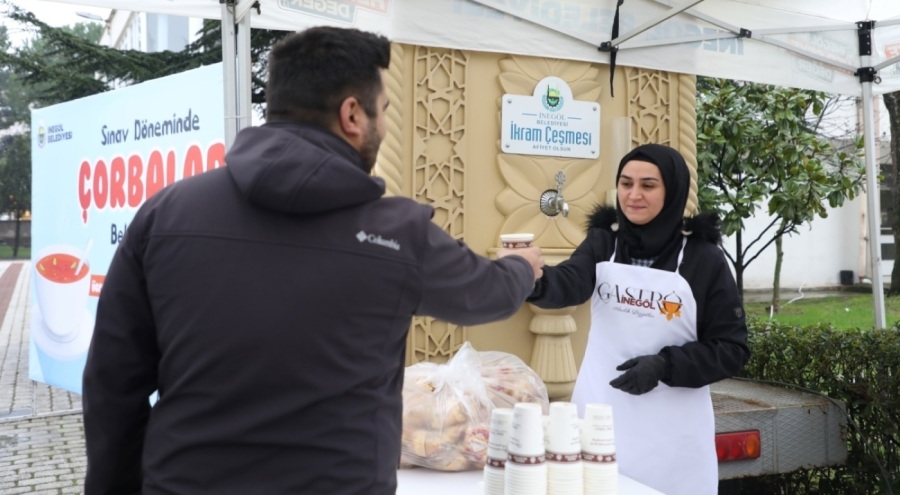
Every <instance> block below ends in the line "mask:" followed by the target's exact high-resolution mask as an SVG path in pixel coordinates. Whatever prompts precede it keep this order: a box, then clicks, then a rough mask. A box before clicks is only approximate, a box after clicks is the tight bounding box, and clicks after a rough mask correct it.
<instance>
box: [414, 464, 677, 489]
mask: <svg viewBox="0 0 900 495" xmlns="http://www.w3.org/2000/svg"><path fill="white" fill-rule="evenodd" d="M483 477H484V473H483V472H482V471H460V472H456V473H448V472H443V471H434V470H431V469H423V468H413V469H400V470H398V471H397V495H423V494H427V495H480V494H481V493H482V491H483V490H482V486H481V480H482V479H483ZM618 488H619V489H618V494H617V495H663V493H662V492H658V491H656V490H654V489H653V488H650V487H649V486H646V485H642V484H640V483H638V482H637V481H634V480H633V479H631V478H629V477H627V476H624V475H622V474H619V485H618Z"/></svg>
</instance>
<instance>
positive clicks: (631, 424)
mask: <svg viewBox="0 0 900 495" xmlns="http://www.w3.org/2000/svg"><path fill="white" fill-rule="evenodd" d="M685 243H686V241H684V242H683V243H682V250H681V253H679V255H678V265H677V266H680V265H681V259H682V256H683V255H684V244H685ZM613 259H615V252H613V256H612V258H610V261H604V262H600V263H598V264H597V285H596V287H595V288H594V295H593V297H592V299H591V333H590V335H589V336H588V344H587V348H586V350H585V354H584V361H582V364H581V369H580V371H579V373H578V379H577V380H576V382H575V390H574V391H573V394H572V402H575V403H576V404H578V408H579V413H580V415H581V416H582V417H583V416H584V405H585V404H591V403H604V404H611V405H612V406H613V428H614V433H615V442H616V459H617V461H618V464H619V471H620V472H621V473H622V474H624V475H626V476H628V477H630V478H632V479H634V480H637V481H639V482H641V483H643V484H645V485H648V486H650V487H652V488H655V489H656V490H659V491H661V492H663V493H665V494H666V495H715V494H716V493H717V491H718V461H717V459H716V448H715V417H714V415H713V408H712V399H711V398H710V394H709V387H702V388H697V389H695V388H683V387H669V386H668V385H666V384H664V383H662V382H660V383H659V385H658V386H657V387H656V388H654V389H653V390H651V391H650V392H648V393H646V394H643V395H631V394H628V393H626V392H623V391H621V390H618V389H615V388H612V387H611V386H610V385H609V382H610V380H612V379H614V378H616V377H618V376H619V375H621V374H622V373H623V372H622V371H617V370H616V366H618V365H620V364H622V363H623V362H625V361H627V360H628V359H631V358H633V357H638V356H644V355H647V354H657V353H658V352H659V351H660V350H661V349H662V348H663V347H666V346H670V345H675V346H677V345H682V344H685V343H687V342H692V341H696V340H697V304H696V301H695V300H694V296H693V293H692V292H691V288H690V286H689V285H688V283H687V281H686V280H685V279H684V278H682V277H681V275H679V274H678V272H677V271H675V272H669V271H664V270H657V269H655V268H645V267H641V266H634V265H624V264H621V263H613V262H612V260H613Z"/></svg>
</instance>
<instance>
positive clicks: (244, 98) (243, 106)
mask: <svg viewBox="0 0 900 495" xmlns="http://www.w3.org/2000/svg"><path fill="white" fill-rule="evenodd" d="M250 12H251V11H250V10H247V11H245V12H244V16H243V17H241V19H240V20H239V21H238V27H237V81H238V83H237V86H238V87H237V95H236V101H237V107H238V112H237V129H236V130H237V131H240V130H241V129H244V128H246V127H250V112H251V111H252V108H251V106H250V99H251V98H250V94H251V91H250V86H251V82H250V76H251V73H250V71H251V67H250Z"/></svg>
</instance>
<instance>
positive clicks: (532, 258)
mask: <svg viewBox="0 0 900 495" xmlns="http://www.w3.org/2000/svg"><path fill="white" fill-rule="evenodd" d="M507 256H521V257H523V258H525V259H526V260H527V261H528V262H529V263H531V269H532V270H534V280H535V282H536V281H537V280H538V279H540V278H541V277H543V276H544V258H543V256H541V248H539V247H537V246H531V247H527V248H516V249H508V248H503V249H500V250H499V251H497V258H505V257H507Z"/></svg>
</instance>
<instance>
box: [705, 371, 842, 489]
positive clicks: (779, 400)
mask: <svg viewBox="0 0 900 495" xmlns="http://www.w3.org/2000/svg"><path fill="white" fill-rule="evenodd" d="M710 389H711V390H710V391H711V394H712V401H713V410H714V411H715V415H716V453H717V455H718V457H719V480H733V479H739V478H744V477H750V476H761V475H767V474H777V473H789V472H791V471H795V470H797V469H801V468H805V467H813V466H833V465H839V464H843V463H845V462H846V461H847V442H846V433H847V416H846V414H845V408H844V405H843V404H842V403H840V402H838V401H834V400H832V399H829V398H827V397H824V396H821V395H816V394H812V393H807V392H801V391H798V390H794V389H790V388H787V387H780V386H775V385H771V384H768V383H763V382H759V381H754V380H745V379H727V380H722V381H720V382H717V383H715V384H713V385H711V387H710Z"/></svg>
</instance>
